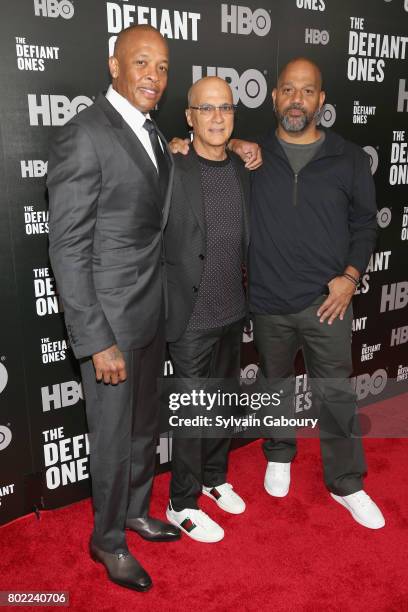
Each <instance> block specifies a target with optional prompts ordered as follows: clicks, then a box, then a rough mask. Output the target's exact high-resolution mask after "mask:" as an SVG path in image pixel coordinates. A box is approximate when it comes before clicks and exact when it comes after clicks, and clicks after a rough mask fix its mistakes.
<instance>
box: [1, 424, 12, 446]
mask: <svg viewBox="0 0 408 612" xmlns="http://www.w3.org/2000/svg"><path fill="white" fill-rule="evenodd" d="M12 438H13V434H12V433H11V430H10V429H9V428H8V427H6V426H5V425H0V451H2V450H4V449H6V448H7V447H8V445H9V444H10V442H11V440H12Z"/></svg>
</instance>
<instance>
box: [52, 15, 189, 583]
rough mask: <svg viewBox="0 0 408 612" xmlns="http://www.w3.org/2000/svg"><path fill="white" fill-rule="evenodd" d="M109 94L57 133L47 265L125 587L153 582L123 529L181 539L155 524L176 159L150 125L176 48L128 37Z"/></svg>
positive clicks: (108, 545)
mask: <svg viewBox="0 0 408 612" xmlns="http://www.w3.org/2000/svg"><path fill="white" fill-rule="evenodd" d="M109 69H110V73H111V76H112V85H111V86H110V87H109V90H108V92H107V94H106V96H104V95H100V96H99V97H98V98H97V100H96V102H95V104H94V105H93V106H91V107H90V108H88V109H86V110H84V111H83V112H82V113H80V114H79V115H77V116H76V117H74V118H73V119H72V120H71V121H70V122H69V123H67V124H66V125H65V126H64V127H63V128H61V129H60V130H59V131H58V133H57V135H56V138H55V140H54V142H53V144H52V148H51V152H50V157H49V165H48V189H49V198H50V258H51V263H52V267H53V270H54V273H55V277H56V281H57V285H58V287H59V291H60V294H61V297H62V301H63V304H64V310H65V321H66V325H67V330H68V335H69V339H70V342H71V346H72V348H73V351H74V353H75V356H76V357H77V359H79V360H80V366H81V374H82V380H83V385H84V391H85V399H86V411H87V419H88V426H89V432H90V447H91V458H90V466H91V477H92V492H93V503H94V511H95V525H94V531H93V535H92V539H91V543H90V552H91V555H92V557H93V559H94V560H96V561H99V562H101V563H103V564H104V565H105V567H106V569H107V572H108V575H109V578H110V579H111V580H112V581H113V582H115V583H118V584H120V585H122V586H125V587H128V588H132V589H136V590H140V591H145V590H147V589H149V588H150V586H151V585H152V582H151V579H150V576H149V575H148V574H147V572H145V570H144V569H143V568H142V566H141V565H140V564H139V563H138V562H137V561H136V559H135V558H134V557H133V556H132V555H131V554H130V553H129V551H128V547H127V543H126V538H125V529H131V530H133V531H136V532H137V533H139V534H140V535H141V536H142V537H144V538H145V539H149V540H156V541H157V540H173V539H177V538H178V537H179V536H180V533H179V531H178V529H176V528H175V527H174V526H173V525H169V524H168V523H164V522H162V521H158V520H156V519H153V518H151V517H149V516H148V507H149V499H150V492H151V485H152V480H153V474H154V467H155V455H156V437H157V434H158V414H159V407H158V401H157V394H156V380H157V378H158V377H159V376H160V375H161V373H162V364H163V358H164V316H165V308H164V292H165V287H164V284H163V275H162V270H163V268H162V260H163V253H162V233H163V229H164V226H165V225H166V221H167V215H168V209H169V203H170V195H171V187H172V178H173V162H172V158H171V154H170V152H169V151H168V149H167V145H166V142H165V139H164V137H163V136H162V134H161V133H160V132H159V131H158V130H157V128H156V126H155V124H154V123H153V122H152V121H151V119H150V117H149V114H148V113H149V111H151V110H152V109H153V108H154V107H155V105H156V104H157V102H158V101H159V100H160V97H161V95H162V93H163V91H164V89H165V88H166V85H167V71H168V48H167V44H166V42H165V40H164V39H163V37H162V36H161V35H160V34H159V32H158V31H157V30H155V29H154V28H152V27H150V26H133V27H131V28H127V29H126V30H123V31H122V32H121V33H120V34H119V36H118V39H117V42H116V46H115V51H114V55H113V57H111V58H110V59H109Z"/></svg>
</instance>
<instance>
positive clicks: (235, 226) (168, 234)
mask: <svg viewBox="0 0 408 612" xmlns="http://www.w3.org/2000/svg"><path fill="white" fill-rule="evenodd" d="M234 111H235V106H234V104H233V99H232V93H231V89H230V87H229V85H228V84H227V83H226V82H225V81H224V80H222V79H220V78H218V77H206V78H204V79H201V80H200V81H197V82H196V83H195V84H194V85H193V86H192V88H191V89H190V91H189V95H188V108H187V110H186V117H187V122H188V124H189V125H190V127H191V128H192V130H193V146H192V147H190V150H189V153H188V154H187V155H186V156H184V155H182V154H176V155H175V156H174V162H175V182H174V189H173V196H172V202H171V207H170V214H169V221H168V224H167V228H166V231H165V235H164V237H165V251H166V259H167V277H168V278H167V279H168V299H169V314H168V322H167V339H168V341H169V352H170V357H171V360H172V362H173V367H174V374H175V377H176V378H177V379H201V380H202V382H203V383H204V384H205V382H206V381H207V380H208V379H211V378H217V379H232V380H234V379H235V380H236V381H238V380H239V376H240V345H241V338H242V331H243V325H244V318H245V314H246V297H245V291H244V283H243V277H244V276H245V275H244V274H243V271H245V267H246V258H247V248H248V243H249V229H248V228H249V225H248V202H249V177H248V171H247V170H246V169H245V167H244V164H243V162H242V161H241V160H240V159H239V158H238V157H237V156H236V155H235V154H233V153H229V152H227V150H226V144H227V142H228V140H229V138H230V136H231V133H232V130H233V127H234ZM229 443H230V441H229V439H225V438H223V439H222V438H217V439H212V438H209V437H204V438H197V437H196V438H181V437H177V436H176V437H175V438H174V440H173V458H172V479H171V484H170V502H169V506H168V508H167V518H168V520H169V521H170V522H171V523H173V524H174V525H176V526H178V527H180V529H181V530H182V531H183V532H184V533H186V534H187V535H188V536H189V537H191V538H192V539H194V540H197V541H200V542H218V541H219V540H221V539H222V538H223V537H224V530H223V529H222V527H221V526H220V525H218V524H217V523H215V522H214V521H213V520H212V519H211V518H210V517H209V516H207V514H205V513H204V512H202V511H201V510H200V509H199V506H198V498H199V496H200V494H204V495H206V496H208V497H209V498H211V499H212V500H213V501H214V502H215V503H216V504H217V505H218V506H219V507H220V508H222V509H223V510H224V511H226V512H229V513H232V514H240V513H242V512H244V510H245V503H244V501H243V500H242V499H241V497H240V496H239V495H237V494H236V493H235V492H234V490H233V488H232V485H231V484H229V483H228V482H227V476H226V474H227V458H228V450H229Z"/></svg>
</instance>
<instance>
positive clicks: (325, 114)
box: [319, 104, 337, 128]
mask: <svg viewBox="0 0 408 612" xmlns="http://www.w3.org/2000/svg"><path fill="white" fill-rule="evenodd" d="M336 116H337V115H336V109H335V108H334V106H333V104H325V105H324V106H323V107H322V110H321V111H320V120H319V123H320V125H322V126H323V127H326V128H330V127H332V125H334V124H335V122H336Z"/></svg>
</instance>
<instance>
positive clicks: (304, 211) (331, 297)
mask: <svg viewBox="0 0 408 612" xmlns="http://www.w3.org/2000/svg"><path fill="white" fill-rule="evenodd" d="M272 97H273V102H274V109H275V113H276V117H277V120H278V129H277V130H276V132H275V131H274V130H273V131H271V132H270V133H269V134H267V135H266V136H265V137H264V138H263V140H262V141H261V143H260V144H261V147H262V156H263V165H262V166H261V168H260V169H258V170H257V171H256V172H255V175H254V177H253V183H252V195H251V245H250V253H249V261H250V274H249V278H250V306H251V311H252V313H253V315H254V340H255V345H256V348H257V350H258V352H259V355H260V368H261V372H262V375H263V376H264V377H266V378H267V379H275V380H274V382H276V383H278V382H282V381H285V382H286V383H287V382H288V381H289V380H292V382H293V361H294V357H295V355H296V352H297V351H298V349H299V348H300V347H302V349H303V355H304V358H305V363H306V369H307V372H308V374H309V376H310V378H311V379H312V386H313V392H314V401H315V402H316V404H317V405H318V406H319V425H320V434H321V452H322V459H323V467H324V478H325V482H326V485H327V487H328V489H329V491H330V492H331V496H332V498H333V499H335V500H336V501H337V502H339V503H340V504H342V505H343V506H344V507H345V508H347V509H348V510H349V511H350V513H351V514H352V516H353V518H354V519H355V520H356V521H357V522H359V523H360V524H362V525H364V526H365V527H369V528H371V529H378V528H380V527H382V526H383V525H384V518H383V516H382V514H381V511H380V510H379V508H378V507H377V506H376V504H375V503H374V502H373V501H372V500H371V498H370V497H369V496H368V495H367V494H366V493H365V492H364V490H363V483H362V478H363V474H364V472H365V471H366V465H365V462H364V455H363V449H362V444H361V440H360V439H359V438H358V437H352V433H351V432H352V428H353V420H354V414H355V405H356V401H355V395H354V393H352V391H351V389H350V384H349V381H348V377H349V375H350V374H351V371H352V359H351V332H352V319H353V313H352V306H351V299H352V297H353V294H354V291H355V288H356V286H357V284H358V282H359V277H360V275H361V274H362V273H363V272H364V270H365V269H366V266H367V264H368V260H369V258H370V255H371V253H372V251H373V249H374V246H375V241H376V202H375V189H374V182H373V179H372V176H371V172H370V164H369V159H368V157H367V155H366V154H365V153H364V151H363V150H362V149H361V148H360V147H358V146H357V145H355V144H353V143H351V142H348V141H346V140H344V139H343V138H341V137H340V136H338V135H336V134H335V133H333V132H331V131H329V130H325V131H323V130H321V129H319V128H318V127H317V122H318V117H319V111H320V109H321V107H322V105H323V103H324V98H325V94H324V92H323V91H322V77H321V73H320V70H319V68H318V67H317V66H316V65H315V64H314V63H313V62H310V61H308V60H306V59H303V58H299V59H295V60H293V61H291V62H290V63H289V64H287V66H285V68H284V69H283V71H282V72H281V74H280V76H279V80H278V83H277V86H276V88H275V89H274V90H273V93H272ZM232 146H233V148H234V150H236V151H237V152H239V151H240V146H242V145H240V143H239V142H235V143H234V142H233V143H232ZM264 452H265V456H266V459H267V461H268V466H267V470H266V475H265V483H264V485H265V489H266V491H267V492H268V493H269V494H270V495H273V496H276V497H284V496H285V495H286V494H287V493H288V490H289V484H290V465H291V461H292V460H293V458H294V457H295V454H296V439H295V437H293V438H292V437H291V438H288V439H286V438H278V437H277V438H276V439H269V440H267V441H266V442H265V444H264Z"/></svg>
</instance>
